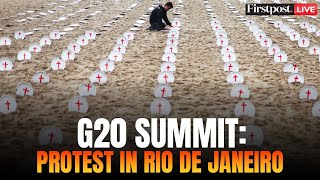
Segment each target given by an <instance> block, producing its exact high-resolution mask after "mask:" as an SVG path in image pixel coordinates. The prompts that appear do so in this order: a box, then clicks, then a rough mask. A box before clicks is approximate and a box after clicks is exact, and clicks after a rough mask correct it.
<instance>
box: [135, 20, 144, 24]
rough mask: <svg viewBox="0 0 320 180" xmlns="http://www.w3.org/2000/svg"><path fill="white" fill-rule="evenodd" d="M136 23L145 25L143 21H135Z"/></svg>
mask: <svg viewBox="0 0 320 180" xmlns="http://www.w3.org/2000/svg"><path fill="white" fill-rule="evenodd" d="M136 22H137V23H138V24H143V23H145V21H144V20H137V21H136Z"/></svg>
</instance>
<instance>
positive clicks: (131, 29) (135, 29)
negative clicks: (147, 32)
mask: <svg viewBox="0 0 320 180" xmlns="http://www.w3.org/2000/svg"><path fill="white" fill-rule="evenodd" d="M130 31H140V29H139V28H130Z"/></svg>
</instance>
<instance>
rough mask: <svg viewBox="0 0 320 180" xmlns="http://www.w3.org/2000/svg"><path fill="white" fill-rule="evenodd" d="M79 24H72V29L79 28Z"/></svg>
mask: <svg viewBox="0 0 320 180" xmlns="http://www.w3.org/2000/svg"><path fill="white" fill-rule="evenodd" d="M79 26H80V25H79V24H70V27H79Z"/></svg>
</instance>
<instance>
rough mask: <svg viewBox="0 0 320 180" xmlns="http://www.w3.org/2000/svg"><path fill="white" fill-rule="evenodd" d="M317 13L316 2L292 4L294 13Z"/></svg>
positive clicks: (313, 14)
mask: <svg viewBox="0 0 320 180" xmlns="http://www.w3.org/2000/svg"><path fill="white" fill-rule="evenodd" d="M317 14H318V9H317V4H310V3H307V4H294V15H304V16H305V15H310V16H316V15H317Z"/></svg>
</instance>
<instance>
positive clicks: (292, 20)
mask: <svg viewBox="0 0 320 180" xmlns="http://www.w3.org/2000/svg"><path fill="white" fill-rule="evenodd" d="M287 21H289V22H295V21H296V19H287Z"/></svg>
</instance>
